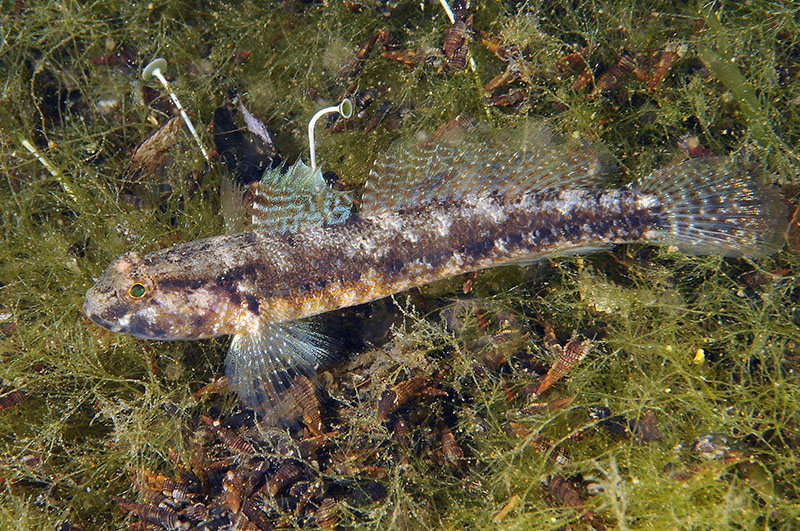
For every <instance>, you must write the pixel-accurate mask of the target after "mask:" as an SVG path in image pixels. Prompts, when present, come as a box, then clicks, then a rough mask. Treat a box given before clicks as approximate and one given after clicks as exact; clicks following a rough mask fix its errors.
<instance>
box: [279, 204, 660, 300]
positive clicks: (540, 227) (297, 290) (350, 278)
mask: <svg viewBox="0 0 800 531" xmlns="http://www.w3.org/2000/svg"><path fill="white" fill-rule="evenodd" d="M559 193H560V191H559V190H548V191H544V192H539V193H534V194H531V195H530V196H529V197H527V200H526V203H525V204H522V203H520V204H516V205H513V204H512V205H507V204H505V202H504V200H503V197H502V196H498V195H493V196H491V197H489V198H486V199H484V201H495V206H497V207H498V209H502V211H503V213H504V214H505V215H506V216H507V218H506V220H505V221H503V222H502V223H495V222H493V221H491V220H490V219H489V218H481V215H480V212H479V211H477V209H475V208H474V207H471V206H469V205H467V204H465V203H463V202H460V201H457V200H448V201H446V202H440V203H430V204H427V205H424V206H423V207H421V208H419V209H414V208H405V209H403V210H402V211H400V212H398V213H397V216H398V218H399V219H401V220H402V227H401V229H400V230H386V229H385V228H384V227H383V226H382V225H381V223H379V222H378V221H377V220H376V219H373V218H369V217H367V218H360V217H356V216H353V218H351V219H350V220H348V222H346V223H344V224H342V225H339V226H336V227H331V228H327V229H320V230H319V231H315V232H313V233H304V234H297V235H293V237H292V243H293V244H294V245H295V247H294V248H293V249H291V252H289V254H288V255H289V261H290V264H289V267H287V268H286V269H287V272H286V273H284V274H282V276H281V284H282V287H281V288H279V289H277V290H275V291H273V293H272V294H273V295H275V296H278V297H279V298H281V299H283V300H284V301H285V302H287V303H289V304H290V305H292V306H294V307H295V308H300V307H301V306H302V305H303V303H304V302H306V301H310V300H322V301H325V303H326V304H327V303H330V305H331V308H330V309H333V308H334V307H337V305H336V302H337V300H340V299H341V292H342V291H344V292H346V293H347V294H348V296H352V295H354V294H355V295H359V294H369V293H372V296H374V295H375V292H374V291H372V292H371V289H372V288H373V286H364V285H361V276H362V274H363V273H364V272H366V271H369V270H374V271H376V272H377V274H378V276H379V278H378V282H379V283H380V284H381V288H380V289H379V290H378V293H382V294H389V293H392V292H394V291H395V288H396V287H397V286H404V287H408V286H410V285H419V284H422V283H424V282H427V281H430V280H433V279H435V278H438V277H437V274H438V273H439V272H440V271H443V268H444V267H445V266H446V265H447V263H448V262H450V261H451V260H452V258H453V255H454V252H459V253H461V254H462V255H463V258H464V266H463V270H464V271H469V270H473V269H476V268H482V267H487V266H490V265H497V264H499V263H503V262H507V261H513V260H515V259H522V258H524V257H525V256H530V255H532V254H538V253H542V252H548V251H554V250H558V249H557V248H558V247H561V246H563V245H565V244H566V245H580V244H584V243H590V242H594V241H598V240H599V241H609V242H615V241H632V240H638V239H640V238H641V236H642V233H643V232H644V229H645V228H658V227H660V226H662V225H663V224H664V219H663V215H662V214H661V213H660V212H657V211H655V212H646V211H641V210H636V209H635V206H634V205H635V195H634V194H633V193H629V194H625V193H619V192H609V193H615V194H617V196H615V198H616V199H619V201H621V203H618V206H619V209H620V212H618V213H614V212H611V211H609V210H606V209H603V208H602V207H601V203H602V201H601V200H602V199H603V198H604V197H605V196H604V194H605V193H606V192H603V191H597V192H587V193H585V195H584V196H583V197H582V200H583V201H584V202H585V204H583V205H581V206H582V208H575V209H573V210H572V211H570V212H568V213H567V214H559V213H555V212H552V211H547V210H542V209H541V208H537V205H542V204H544V203H545V202H546V201H550V202H555V203H557V202H558V201H559ZM437 216H439V217H443V218H446V219H447V223H448V225H449V233H448V234H447V235H446V236H441V235H440V234H438V233H437V232H435V231H434V230H432V229H431V227H432V226H434V225H435V222H436V221H437V219H436V217H437ZM526 235H528V236H526ZM414 237H416V242H415V241H413V239H414ZM283 238H284V240H286V237H285V236H284V237H283ZM360 239H367V240H369V241H371V242H372V245H373V247H374V248H375V249H377V250H376V251H373V252H371V253H364V252H360V251H359V252H355V253H349V252H347V250H346V246H347V245H358V248H359V249H362V248H363V242H360V241H359V243H357V244H356V243H354V242H356V241H358V240H360ZM501 240H502V242H503V245H502V246H501V247H500V248H498V247H497V242H498V241H501ZM500 249H505V251H502V252H501V250H500ZM350 255H353V256H352V258H347V259H344V258H343V257H345V256H348V257H349V256H350ZM414 262H423V263H424V264H426V266H428V269H429V271H426V272H425V273H426V274H421V275H420V274H417V275H416V276H417V277H418V278H407V277H408V271H409V270H408V266H409V265H410V264H412V263H414ZM328 278H329V279H330V280H333V281H335V282H334V283H333V284H334V285H335V286H336V288H337V289H338V290H339V292H340V293H333V292H331V291H330V290H327V291H326V284H325V281H326V279H328ZM265 294H266V293H265Z"/></svg>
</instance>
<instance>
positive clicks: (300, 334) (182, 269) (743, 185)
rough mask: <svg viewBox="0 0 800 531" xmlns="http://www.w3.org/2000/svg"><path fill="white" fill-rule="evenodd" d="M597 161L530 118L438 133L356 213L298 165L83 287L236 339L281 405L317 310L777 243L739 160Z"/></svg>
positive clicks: (103, 306)
mask: <svg viewBox="0 0 800 531" xmlns="http://www.w3.org/2000/svg"><path fill="white" fill-rule="evenodd" d="M598 160H599V159H598V157H597V156H596V155H595V154H594V153H592V152H591V150H589V149H587V148H585V147H584V146H580V145H569V144H556V143H555V142H554V141H553V140H552V139H551V138H549V136H548V135H547V134H546V133H544V132H543V130H542V129H540V128H532V127H530V126H528V125H527V124H525V125H524V126H522V127H517V128H514V129H510V130H507V131H504V132H503V133H502V134H501V135H494V136H489V137H488V138H486V137H485V136H481V135H480V134H476V133H475V132H471V131H468V130H462V129H456V130H451V131H446V132H444V133H437V134H435V135H433V137H432V138H431V139H429V140H428V141H426V142H423V143H421V144H418V145H416V146H414V147H411V148H403V147H401V148H399V149H395V150H394V151H393V152H391V153H389V154H387V155H386V156H384V157H383V158H382V159H380V160H379V161H378V162H377V163H376V165H375V168H374V169H373V171H372V174H371V178H372V179H373V182H372V183H371V185H369V186H368V187H367V189H366V190H365V193H364V196H363V205H362V208H361V210H360V211H359V212H358V213H357V214H352V215H350V202H349V199H348V198H347V197H346V196H344V195H342V194H338V193H336V192H333V191H332V190H331V189H330V188H328V187H326V185H325V184H324V181H323V179H322V176H321V174H320V173H319V170H317V171H316V172H313V171H311V170H309V169H308V168H305V166H303V165H302V163H300V162H298V164H297V165H295V166H293V167H292V168H291V169H290V170H289V171H288V172H286V173H270V172H268V174H267V175H265V179H264V180H263V181H262V183H261V188H260V190H261V191H260V193H261V197H260V199H261V201H260V203H257V205H256V206H257V207H258V205H262V206H263V208H264V212H263V213H261V214H258V213H257V214H256V215H254V218H253V229H252V230H249V231H244V232H235V233H232V234H228V235H223V236H217V237H213V238H208V239H204V240H198V241H194V242H189V243H184V244H180V245H176V246H174V247H170V248H168V249H163V250H160V251H156V252H154V253H150V254H147V255H144V256H140V255H138V254H136V253H128V254H125V255H122V256H121V257H119V258H118V259H117V260H115V262H113V263H112V264H111V265H110V266H109V268H108V270H107V271H106V273H105V274H104V275H103V276H102V277H101V278H100V279H99V280H98V281H97V284H96V285H95V286H94V287H93V288H91V289H90V290H89V291H88V292H87V296H86V302H85V304H84V312H85V313H86V315H87V316H88V317H89V318H91V319H92V320H93V321H95V322H96V323H98V324H100V325H101V326H104V327H106V328H108V329H110V330H113V331H116V332H123V333H128V334H132V335H134V336H137V337H141V338H147V339H162V340H168V339H201V338H207V337H214V336H219V335H233V336H234V339H233V342H232V345H231V349H230V352H229V354H228V357H227V359H226V371H227V374H228V376H229V380H230V382H231V384H232V386H233V387H234V388H235V389H236V390H237V392H238V393H239V394H240V396H241V397H242V398H243V399H244V400H245V401H246V402H248V403H250V404H251V405H260V404H267V405H270V406H273V407H277V406H278V405H279V404H280V400H279V396H280V394H281V391H282V390H284V389H285V388H287V387H289V386H291V385H292V382H293V380H294V378H296V377H297V376H298V375H309V374H311V373H312V372H313V370H314V367H315V366H316V365H318V364H319V363H321V362H322V361H323V360H324V359H325V357H326V352H327V349H326V345H325V339H324V337H323V336H322V335H320V334H319V333H317V332H316V331H314V330H313V329H312V328H310V327H309V326H308V325H307V323H306V321H304V319H305V318H307V317H311V316H314V315H318V314H321V313H325V312H328V311H331V310H335V309H338V308H342V307H346V306H351V305H354V304H360V303H364V302H368V301H371V300H375V299H378V298H381V297H385V296H387V295H390V294H393V293H397V292H399V291H403V290H406V289H408V288H411V287H415V286H420V285H423V284H425V283H428V282H431V281H435V280H438V279H443V278H448V277H451V276H454V275H458V274H461V273H465V272H470V271H476V270H480V269H485V268H488V267H493V266H497V265H503V264H515V263H516V264H524V263H530V262H532V261H534V260H537V259H540V258H543V257H547V256H552V255H555V254H563V253H574V252H582V251H587V250H591V249H597V248H602V247H604V246H608V245H611V244H616V243H622V242H654V243H674V244H675V245H678V246H679V247H681V248H684V249H686V250H688V251H691V252H697V253H709V252H715V253H722V254H733V255H741V254H748V255H756V254H763V253H766V252H769V251H770V250H772V249H774V248H775V247H776V246H777V244H778V242H777V240H776V238H775V234H776V231H777V229H778V228H779V227H778V225H779V221H778V220H779V219H780V218H781V213H780V208H781V207H780V204H779V202H778V200H777V198H776V197H775V196H774V195H773V194H772V193H771V192H769V191H767V190H766V189H764V188H762V187H761V186H760V185H759V184H758V183H757V182H756V181H755V180H754V179H753V178H752V177H750V176H749V175H748V174H747V173H746V172H744V171H743V170H742V169H740V168H739V167H737V166H736V165H734V164H732V163H730V162H729V161H725V160H721V159H706V160H695V161H687V162H683V163H679V164H676V165H674V166H672V167H669V168H666V169H664V170H661V171H658V172H655V173H654V174H653V175H651V176H649V177H647V178H645V179H643V180H642V181H640V182H639V183H636V184H635V185H632V186H629V187H626V188H622V189H617V190H609V189H604V188H602V186H601V185H600V184H599V181H600V179H599V177H600V175H601V174H602V165H601V164H600V163H599V162H598ZM256 210H258V208H256ZM233 217H235V216H233ZM233 217H231V219H233ZM280 414H285V412H282V413H280Z"/></svg>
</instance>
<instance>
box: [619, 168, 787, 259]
mask: <svg viewBox="0 0 800 531" xmlns="http://www.w3.org/2000/svg"><path fill="white" fill-rule="evenodd" d="M632 188H633V189H634V190H636V191H638V192H641V193H645V194H652V195H653V196H655V198H656V199H657V200H658V201H659V202H660V204H661V206H662V207H663V209H664V211H665V212H666V215H667V220H668V223H667V226H666V227H664V229H663V230H661V231H657V232H656V233H655V234H653V235H652V236H651V239H652V240H655V241H659V242H661V243H666V244H672V245H676V246H678V247H679V248H680V249H681V250H683V251H685V252H689V253H692V254H722V255H728V256H754V257H755V256H765V255H768V254H770V253H772V252H774V251H776V250H778V249H780V248H781V247H782V246H783V243H784V239H783V234H782V233H783V230H784V229H785V228H786V223H787V217H786V207H785V205H784V204H783V202H782V201H781V197H780V195H779V194H778V192H777V191H776V190H774V189H771V188H768V187H767V186H765V185H763V184H761V183H760V182H759V180H758V177H757V176H756V175H754V174H753V173H751V172H749V171H748V170H747V169H746V168H745V167H744V166H742V165H740V164H737V163H736V162H734V161H732V160H730V159H726V158H704V159H691V160H687V161H683V162H680V163H678V164H674V165H672V166H668V167H666V168H662V169H660V170H657V171H655V172H653V173H652V174H650V175H649V176H647V177H645V178H643V179H642V180H640V181H639V182H638V183H636V184H634V185H633V186H632Z"/></svg>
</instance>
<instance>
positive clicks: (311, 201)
mask: <svg viewBox="0 0 800 531" xmlns="http://www.w3.org/2000/svg"><path fill="white" fill-rule="evenodd" d="M352 204H353V202H352V200H351V199H350V198H349V197H348V196H347V194H345V193H342V192H338V191H336V190H333V189H331V187H330V186H328V185H327V183H325V179H324V178H323V177H322V171H321V170H320V169H319V168H317V169H316V170H312V169H311V168H309V167H308V166H306V165H305V164H304V163H303V161H302V160H299V159H298V161H297V162H296V163H295V164H294V165H292V166H290V167H288V168H276V169H268V170H267V171H266V172H264V177H263V178H262V179H261V182H260V183H259V184H258V187H257V189H256V193H255V201H254V202H253V205H252V207H251V213H252V224H253V228H256V229H259V230H265V231H268V232H271V233H275V234H282V233H286V232H297V231H298V230H301V229H303V228H308V227H320V226H323V225H334V224H337V223H342V222H343V221H344V220H346V219H347V218H348V217H349V216H350V209H351V207H352Z"/></svg>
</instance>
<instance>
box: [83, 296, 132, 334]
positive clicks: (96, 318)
mask: <svg viewBox="0 0 800 531" xmlns="http://www.w3.org/2000/svg"><path fill="white" fill-rule="evenodd" d="M82 310H83V315H85V316H86V317H87V318H88V319H89V320H90V321H92V322H93V323H94V324H96V325H98V326H102V327H103V328H105V329H106V330H110V331H112V332H121V331H122V327H121V326H120V325H119V323H115V322H112V321H107V320H105V319H103V318H102V317H100V315H98V314H96V313H94V312H92V310H91V308H90V306H89V300H88V299H87V300H85V301H83V307H82Z"/></svg>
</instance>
